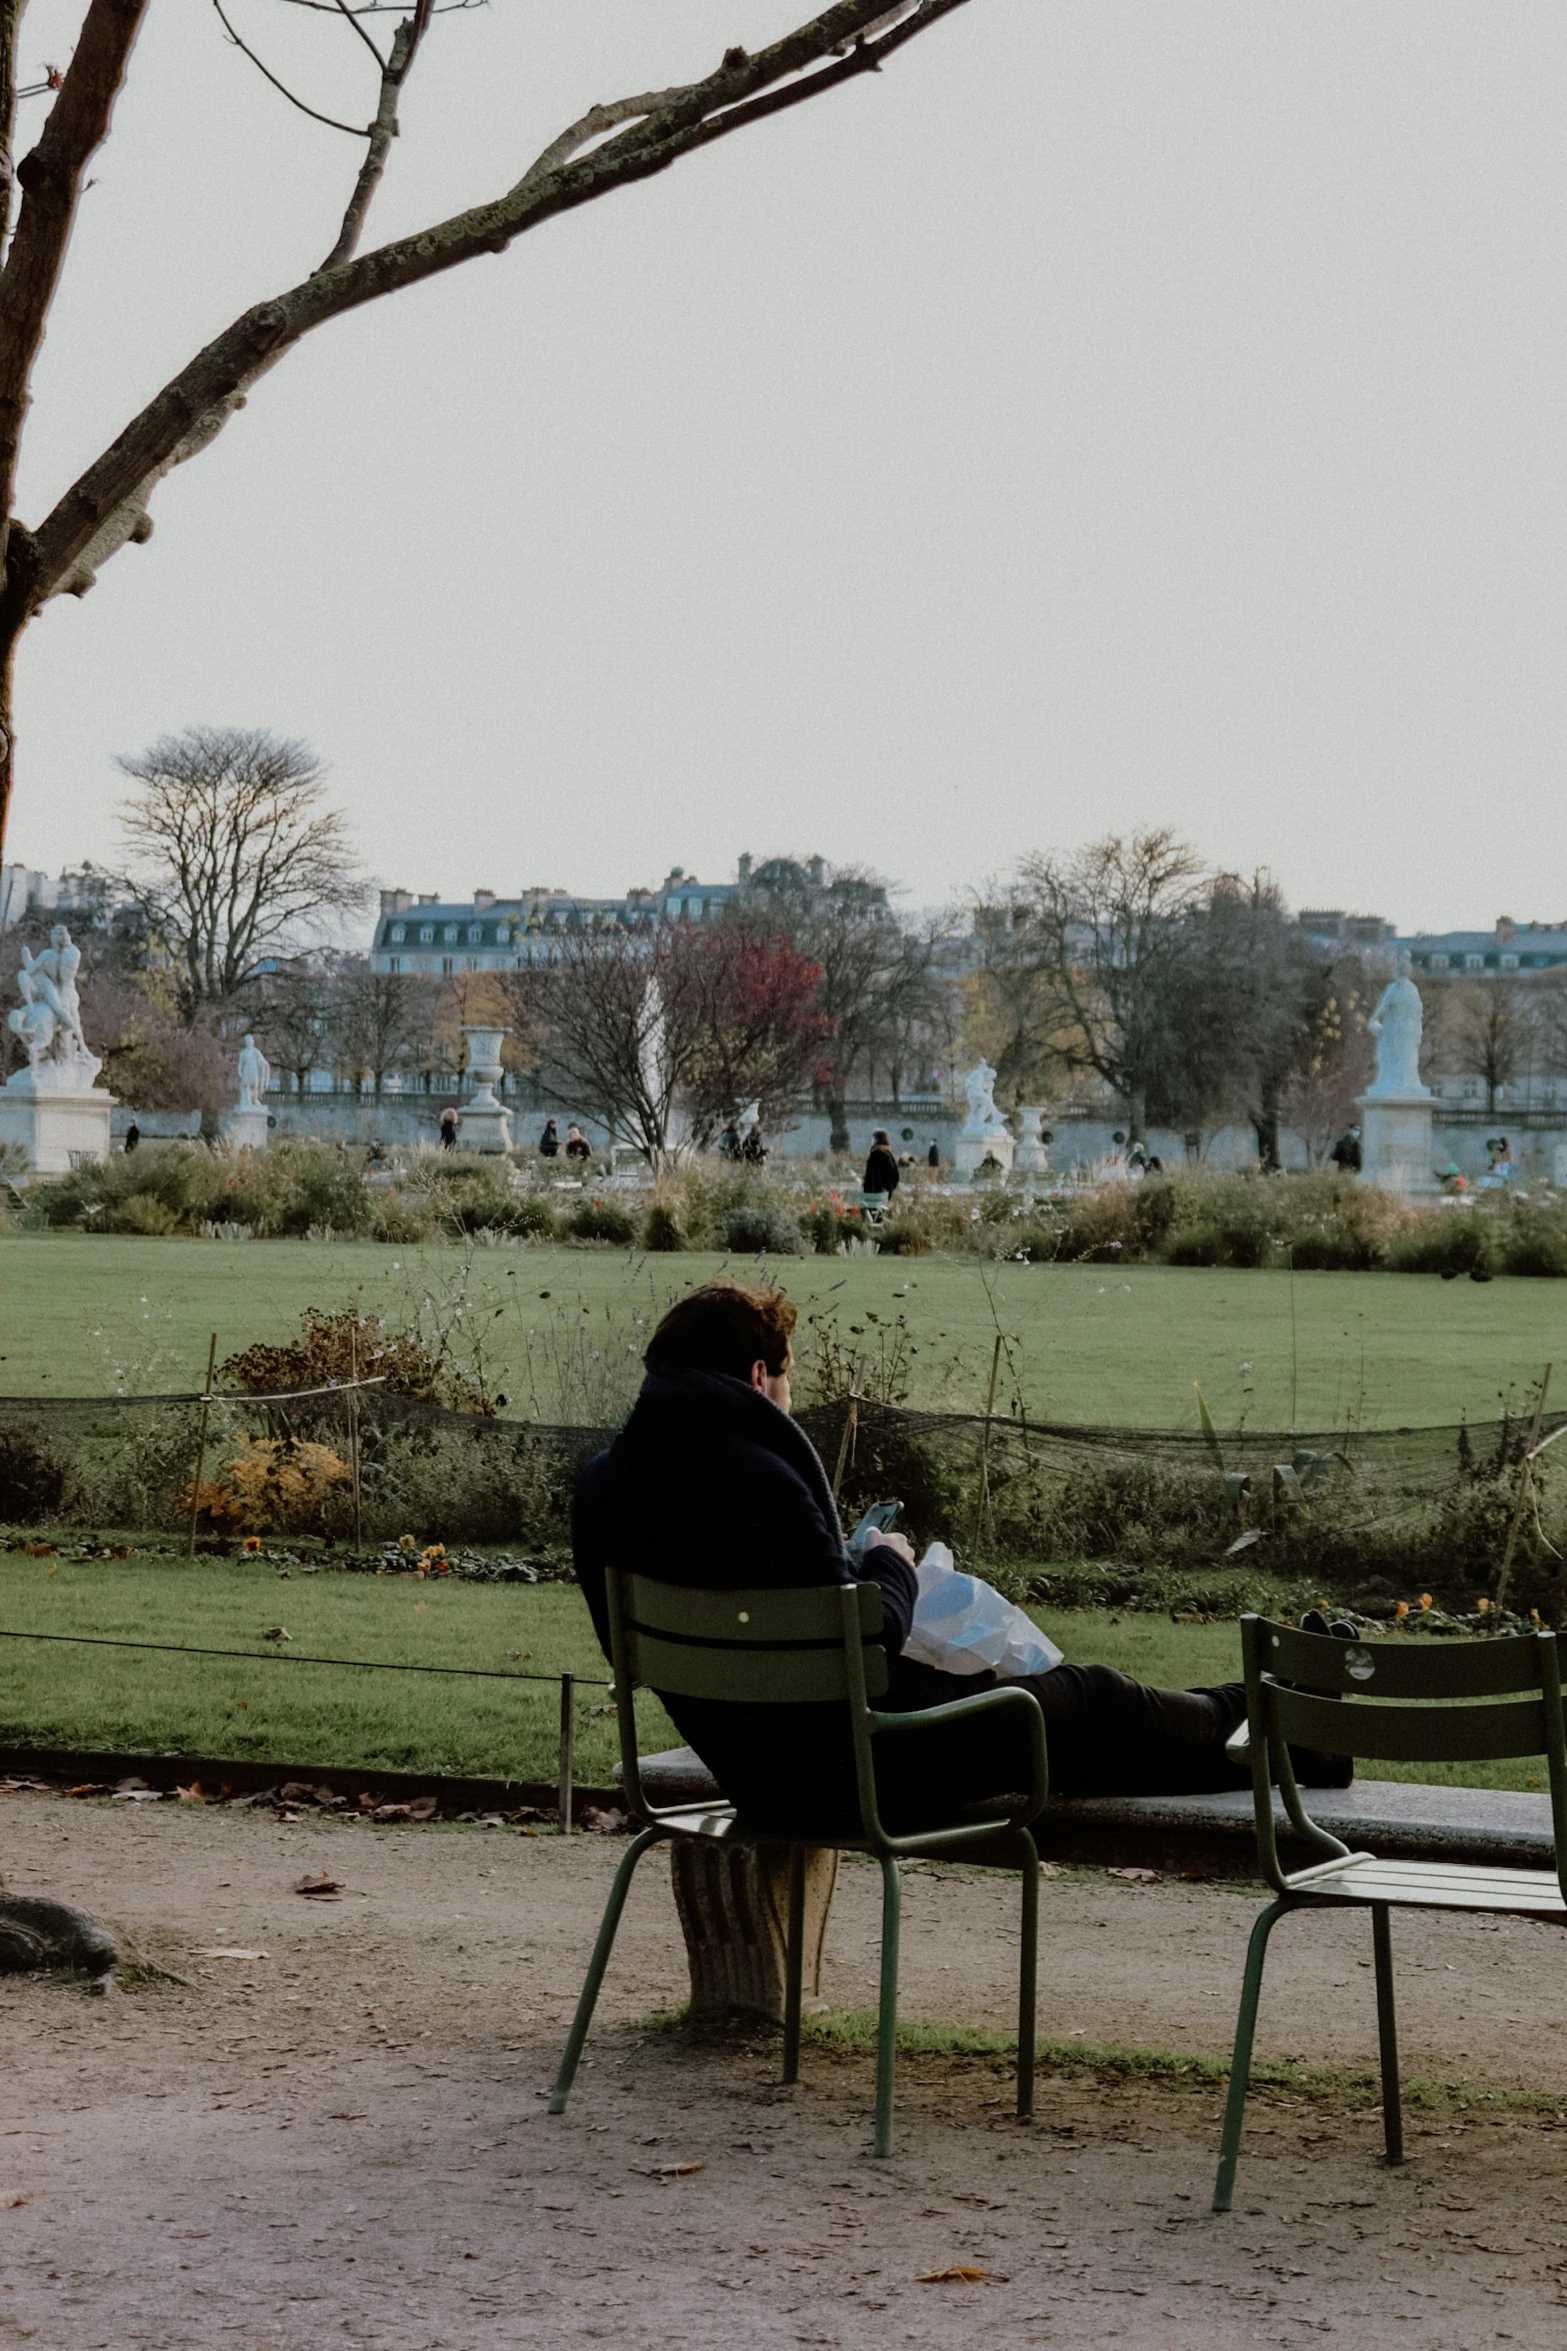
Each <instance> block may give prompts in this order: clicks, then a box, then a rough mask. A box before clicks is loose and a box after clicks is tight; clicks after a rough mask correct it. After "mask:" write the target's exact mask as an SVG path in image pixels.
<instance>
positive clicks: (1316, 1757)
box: [1289, 1747, 1355, 1788]
mask: <svg viewBox="0 0 1567 2351" xmlns="http://www.w3.org/2000/svg"><path fill="white" fill-rule="evenodd" d="M1289 1759H1290V1769H1291V1770H1292V1771H1293V1772H1294V1774H1295V1785H1296V1786H1297V1787H1298V1788H1347V1787H1348V1786H1349V1784H1350V1782H1351V1781H1352V1780H1353V1779H1354V1776H1355V1758H1354V1757H1353V1755H1324V1754H1322V1753H1321V1752H1320V1750H1319V1749H1318V1748H1316V1747H1291V1748H1290V1750H1289Z"/></svg>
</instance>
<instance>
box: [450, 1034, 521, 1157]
mask: <svg viewBox="0 0 1567 2351" xmlns="http://www.w3.org/2000/svg"><path fill="white" fill-rule="evenodd" d="M462 1035H463V1049H464V1050H463V1058H464V1061H465V1062H466V1064H467V1071H468V1082H469V1084H470V1085H471V1087H472V1088H473V1091H472V1093H471V1094H470V1095H469V1097H468V1099H467V1101H466V1102H465V1103H464V1104H463V1106H462V1112H461V1117H462V1127H461V1134H462V1143H463V1148H464V1150H465V1151H509V1150H510V1149H511V1119H510V1117H509V1115H508V1113H507V1112H506V1110H505V1108H504V1107H503V1105H502V1104H501V1103H500V1102H498V1101H497V1100H496V1096H495V1089H496V1087H497V1086H498V1085H499V1084H500V1082H501V1046H502V1044H503V1043H504V1042H505V1037H506V1031H505V1030H504V1029H492V1028H464V1030H463V1033H462Z"/></svg>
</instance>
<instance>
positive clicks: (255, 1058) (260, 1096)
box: [234, 1029, 272, 1110]
mask: <svg viewBox="0 0 1567 2351" xmlns="http://www.w3.org/2000/svg"><path fill="white" fill-rule="evenodd" d="M234 1066H235V1073H236V1075H237V1076H238V1078H239V1103H238V1106H237V1107H238V1108H239V1109H241V1110H264V1109H265V1108H266V1101H265V1095H266V1091H267V1088H268V1086H270V1085H271V1083H272V1064H271V1062H270V1061H269V1060H268V1059H267V1057H266V1055H265V1054H264V1053H263V1052H262V1050H261V1048H260V1046H259V1045H258V1044H257V1043H256V1040H255V1038H254V1037H253V1036H252V1035H251V1034H250V1031H249V1030H248V1029H247V1030H246V1032H245V1042H244V1044H243V1045H242V1046H241V1047H240V1052H239V1059H238V1061H237V1062H236V1063H235V1065H234Z"/></svg>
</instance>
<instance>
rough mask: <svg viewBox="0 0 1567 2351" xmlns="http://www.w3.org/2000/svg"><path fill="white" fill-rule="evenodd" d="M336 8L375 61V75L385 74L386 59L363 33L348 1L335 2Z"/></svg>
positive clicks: (362, 27) (367, 35)
mask: <svg viewBox="0 0 1567 2351" xmlns="http://www.w3.org/2000/svg"><path fill="white" fill-rule="evenodd" d="M337 7H338V13H339V14H340V15H341V16H344V17H346V18H347V20H348V22H349V23H350V24H351V25H352V26H353V28H354V31H355V32H356V33H357V34H358V35H359V38H360V40H361V41H363V43H364V45H365V47H366V48H367V49H368V50H369V52H370V54H371V56H372V57H373V58H374V59H375V64H376V71H377V73H385V71H386V59H385V58H384V57H383V56H382V55H381V52H380V50H379V49H378V48H377V47H376V45H375V43H374V42H373V41H372V40H371V38H370V35H369V34H368V33H367V32H366V31H365V28H364V26H363V25H362V24H361V23H360V21H359V17H358V14H357V12H356V11H355V10H354V9H352V8H350V7H349V5H348V0H337Z"/></svg>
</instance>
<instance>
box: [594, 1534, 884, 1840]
mask: <svg viewBox="0 0 1567 2351" xmlns="http://www.w3.org/2000/svg"><path fill="white" fill-rule="evenodd" d="M605 1589H606V1593H607V1597H608V1601H609V1625H610V1649H611V1656H612V1659H613V1662H614V1669H615V1707H616V1713H617V1716H618V1719H619V1726H620V1767H621V1776H622V1782H623V1785H624V1787H625V1790H626V1793H627V1796H628V1797H629V1798H630V1800H631V1803H632V1806H633V1809H634V1810H635V1811H636V1812H637V1813H638V1814H640V1815H642V1816H644V1817H646V1818H648V1819H654V1818H656V1817H657V1814H656V1812H655V1810H654V1808H653V1807H652V1806H650V1805H649V1804H648V1803H647V1801H646V1799H645V1797H644V1796H643V1793H642V1779H641V1771H640V1767H639V1762H638V1749H637V1726H636V1709H635V1696H636V1691H637V1690H638V1688H641V1689H646V1690H658V1691H661V1692H663V1693H665V1694H666V1695H667V1696H669V1697H671V1698H709V1699H720V1700H726V1701H729V1702H731V1703H738V1704H741V1705H747V1706H798V1705H811V1704H819V1703H831V1702H833V1701H834V1700H836V1701H838V1702H840V1703H846V1704H847V1706H848V1709H849V1721H850V1728H851V1731H852V1733H853V1736H854V1740H855V1745H856V1748H857V1749H859V1748H861V1747H864V1746H866V1745H867V1743H868V1737H869V1702H870V1700H871V1699H872V1698H880V1697H882V1696H883V1695H884V1694H885V1692H886V1688H887V1655H886V1651H885V1650H884V1649H883V1648H882V1646H881V1644H880V1642H879V1640H878V1639H877V1635H878V1634H879V1633H880V1631H881V1629H882V1597H881V1588H880V1586H879V1585H877V1584H871V1583H865V1584H816V1585H811V1586H809V1587H808V1588H806V1589H804V1590H799V1591H784V1592H777V1591H763V1592H713V1591H703V1590H698V1589H695V1588H693V1587H692V1586H689V1585H685V1584H666V1583H660V1582H658V1581H657V1580H656V1579H655V1578H653V1577H652V1576H644V1575H635V1574H633V1573H631V1572H630V1571H629V1570H627V1569H623V1568H616V1567H610V1568H607V1569H606V1571H605ZM868 1771H869V1760H868V1755H867V1757H866V1761H865V1772H866V1773H867V1774H868ZM862 1784H863V1779H862Z"/></svg>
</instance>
